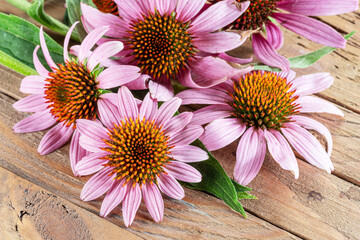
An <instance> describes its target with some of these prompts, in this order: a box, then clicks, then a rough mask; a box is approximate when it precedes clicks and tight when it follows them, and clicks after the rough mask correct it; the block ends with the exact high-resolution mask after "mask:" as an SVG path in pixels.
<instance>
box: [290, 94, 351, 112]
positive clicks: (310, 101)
mask: <svg viewBox="0 0 360 240" xmlns="http://www.w3.org/2000/svg"><path fill="white" fill-rule="evenodd" d="M295 103H296V104H299V105H300V106H301V108H300V112H302V113H311V112H318V113H324V112H325V113H331V114H335V115H339V116H344V114H343V113H342V111H341V110H340V109H339V108H337V107H336V106H335V105H334V104H332V103H330V102H328V101H325V100H323V99H321V98H318V97H313V96H303V97H300V98H298V99H297V100H296V101H295Z"/></svg>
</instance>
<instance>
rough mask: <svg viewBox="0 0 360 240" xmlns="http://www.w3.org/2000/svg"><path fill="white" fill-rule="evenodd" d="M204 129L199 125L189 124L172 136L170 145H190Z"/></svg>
mask: <svg viewBox="0 0 360 240" xmlns="http://www.w3.org/2000/svg"><path fill="white" fill-rule="evenodd" d="M203 132H204V129H203V128H202V127H201V126H198V125H189V126H186V127H185V128H184V129H183V130H181V131H179V132H176V133H174V134H173V135H171V136H170V140H169V145H170V146H176V145H178V146H181V145H188V144H190V143H192V142H193V141H195V140H196V139H197V138H198V137H199V136H200V135H201V134H202V133H203Z"/></svg>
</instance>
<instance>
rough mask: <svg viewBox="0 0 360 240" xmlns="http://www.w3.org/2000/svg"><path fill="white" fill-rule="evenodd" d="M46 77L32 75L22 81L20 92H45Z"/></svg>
mask: <svg viewBox="0 0 360 240" xmlns="http://www.w3.org/2000/svg"><path fill="white" fill-rule="evenodd" d="M45 84H46V81H45V78H44V77H42V76H37V75H31V76H27V77H25V78H24V79H23V80H22V81H21V85H20V92H23V93H32V94H44V91H45Z"/></svg>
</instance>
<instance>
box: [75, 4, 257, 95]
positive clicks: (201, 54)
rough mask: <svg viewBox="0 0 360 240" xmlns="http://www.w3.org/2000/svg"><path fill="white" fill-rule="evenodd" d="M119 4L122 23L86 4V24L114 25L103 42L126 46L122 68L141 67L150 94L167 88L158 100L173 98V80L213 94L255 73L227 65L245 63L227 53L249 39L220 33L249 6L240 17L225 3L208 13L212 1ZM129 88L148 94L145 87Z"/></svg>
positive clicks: (88, 26) (118, 19)
mask: <svg viewBox="0 0 360 240" xmlns="http://www.w3.org/2000/svg"><path fill="white" fill-rule="evenodd" d="M115 2H116V3H117V6H118V11H119V15H120V16H121V17H118V16H114V15H113V14H105V13H102V12H100V11H99V10H97V9H95V8H92V7H90V6H88V5H86V4H82V5H81V9H82V14H83V16H82V20H83V24H84V26H85V28H86V29H92V28H94V27H99V26H103V25H109V26H110V31H108V32H107V33H106V36H107V37H108V38H104V39H102V41H108V40H111V39H121V40H123V41H124V44H125V50H124V51H123V52H122V53H121V54H118V57H119V60H118V62H121V63H126V64H133V65H136V66H138V67H140V68H141V71H142V73H143V74H144V75H147V76H150V77H151V78H152V79H153V82H152V84H149V86H148V87H149V89H150V91H151V92H156V90H157V89H159V88H161V90H158V91H157V93H159V96H157V97H158V99H166V98H169V97H171V96H172V95H173V90H172V86H171V79H174V80H176V81H179V82H180V84H182V85H184V86H187V87H191V88H207V87H210V86H214V85H216V84H218V83H220V82H224V81H225V80H226V79H227V77H229V76H234V75H240V74H244V73H247V72H249V71H250V70H251V69H252V68H247V69H236V68H233V67H232V66H230V65H229V64H228V63H227V62H226V61H225V60H223V59H222V58H224V59H226V60H233V61H235V62H237V63H242V62H243V61H242V60H241V59H236V58H231V57H230V56H228V55H226V54H225V52H226V51H229V50H232V49H234V48H236V47H238V46H240V45H241V44H242V42H243V39H241V37H240V36H239V35H236V34H235V33H230V32H217V30H219V29H221V28H223V27H225V26H227V25H228V24H229V23H231V22H232V21H234V20H235V19H236V18H238V17H239V16H240V15H241V14H242V12H243V11H245V9H246V8H247V6H248V5H249V2H244V3H242V4H238V5H237V6H238V8H241V10H240V11H239V10H238V8H237V6H236V5H235V4H234V3H233V2H229V1H224V2H220V3H217V4H215V5H214V6H211V7H209V8H208V9H206V10H205V11H203V12H202V13H199V12H200V11H201V9H202V8H203V6H204V5H205V3H206V0H191V1H190V0H144V1H134V0H116V1H115ZM245 62H246V61H245ZM204 69H206V71H204ZM142 81H143V79H142ZM135 85H136V86H135ZM159 85H160V86H159ZM128 86H129V88H131V89H134V88H145V84H144V82H140V83H138V82H133V84H131V85H128Z"/></svg>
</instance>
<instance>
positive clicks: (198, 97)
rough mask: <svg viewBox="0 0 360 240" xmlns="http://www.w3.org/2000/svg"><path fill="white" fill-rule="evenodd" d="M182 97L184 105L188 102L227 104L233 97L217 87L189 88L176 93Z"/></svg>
mask: <svg viewBox="0 0 360 240" xmlns="http://www.w3.org/2000/svg"><path fill="white" fill-rule="evenodd" d="M176 97H178V98H181V99H182V104H183V105H188V104H220V105H227V103H226V102H227V101H230V100H231V97H230V96H229V95H228V94H227V93H225V92H221V91H218V90H215V89H188V90H185V91H182V92H180V93H178V94H177V95H176Z"/></svg>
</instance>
